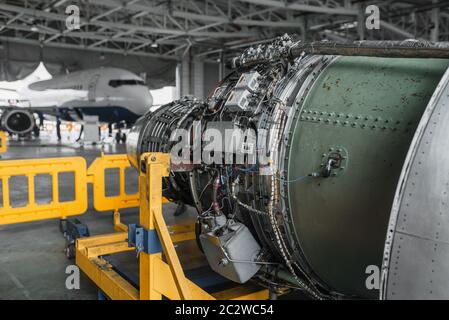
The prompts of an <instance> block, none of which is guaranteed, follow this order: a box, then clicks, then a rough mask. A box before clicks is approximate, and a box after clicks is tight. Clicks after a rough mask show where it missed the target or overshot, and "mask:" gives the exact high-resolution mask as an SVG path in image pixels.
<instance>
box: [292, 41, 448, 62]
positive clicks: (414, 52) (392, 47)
mask: <svg viewBox="0 0 449 320" xmlns="http://www.w3.org/2000/svg"><path fill="white" fill-rule="evenodd" d="M303 53H305V54H322V55H340V56H366V57H385V58H441V59H448V58H449V43H448V42H434V43H432V42H427V41H415V40H406V41H355V42H348V43H336V42H311V43H301V42H299V43H296V44H295V45H293V46H292V47H291V48H290V49H289V56H290V57H291V58H296V57H299V56H301V55H302V54H303Z"/></svg>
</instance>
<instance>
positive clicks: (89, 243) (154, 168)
mask: <svg viewBox="0 0 449 320" xmlns="http://www.w3.org/2000/svg"><path fill="white" fill-rule="evenodd" d="M141 159H143V161H144V164H145V166H144V167H145V172H140V174H139V194H140V218H139V220H140V225H141V226H142V227H143V228H145V229H147V230H156V231H157V234H158V237H159V241H160V243H161V245H162V249H163V254H164V257H165V259H163V258H162V253H153V254H147V253H145V252H140V253H139V258H140V259H139V260H140V262H139V263H140V266H139V270H140V271H139V272H140V286H139V288H140V290H137V289H136V288H135V287H134V286H132V285H131V284H130V283H128V282H127V281H126V280H125V279H124V278H123V277H122V276H120V275H119V274H118V273H117V272H115V271H114V269H113V268H112V266H111V265H110V264H109V263H108V262H107V261H106V260H105V259H103V258H102V256H103V255H107V254H113V253H118V252H125V251H129V250H135V249H134V248H129V247H128V241H127V238H128V234H127V233H126V232H118V233H114V234H109V235H101V236H96V237H89V238H82V239H78V240H77V242H76V264H77V265H78V266H79V267H80V268H81V270H83V272H84V273H85V274H86V275H87V276H88V277H89V278H90V279H91V280H92V281H93V282H94V283H95V284H96V285H97V286H98V287H99V288H100V289H101V290H102V291H103V292H104V293H105V294H106V295H107V296H108V297H109V298H111V299H131V300H139V299H140V300H149V299H152V300H153V299H154V300H158V299H161V298H162V297H166V298H168V299H174V300H177V299H199V300H215V299H267V298H268V290H266V289H261V288H260V287H254V286H251V285H241V286H238V287H236V288H232V289H230V290H227V291H224V292H219V293H216V294H212V295H211V294H209V293H207V292H206V291H204V290H203V289H202V288H200V287H199V286H197V285H196V284H194V283H193V282H192V281H190V280H189V279H187V278H186V276H185V274H184V271H183V269H182V266H181V263H180V261H179V258H178V255H177V253H176V250H175V247H174V242H179V241H186V240H191V239H193V238H194V231H193V227H192V226H173V227H172V228H171V229H169V227H168V226H167V225H166V223H165V220H164V217H163V215H162V203H163V200H162V182H161V181H162V177H165V176H168V174H169V156H168V155H167V154H162V153H148V154H144V155H142V157H141Z"/></svg>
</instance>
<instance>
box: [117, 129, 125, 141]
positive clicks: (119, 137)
mask: <svg viewBox="0 0 449 320" xmlns="http://www.w3.org/2000/svg"><path fill="white" fill-rule="evenodd" d="M115 142H116V143H125V142H126V134H125V133H122V131H121V130H120V129H119V130H118V132H117V133H116V135H115Z"/></svg>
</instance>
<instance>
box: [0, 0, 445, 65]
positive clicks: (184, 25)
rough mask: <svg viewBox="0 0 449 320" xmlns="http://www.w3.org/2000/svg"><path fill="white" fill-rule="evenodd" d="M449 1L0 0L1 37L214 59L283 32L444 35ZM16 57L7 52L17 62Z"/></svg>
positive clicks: (310, 36) (338, 36) (337, 36)
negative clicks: (373, 17) (76, 25)
mask: <svg viewBox="0 0 449 320" xmlns="http://www.w3.org/2000/svg"><path fill="white" fill-rule="evenodd" d="M73 4H75V5H77V6H78V7H79V9H80V29H79V30H72V31H71V30H68V29H67V27H66V19H67V17H68V15H67V14H66V8H67V6H69V5H73ZM369 4H376V5H378V6H379V8H380V17H381V29H380V30H366V29H365V28H364V24H365V17H366V16H365V12H364V11H365V8H366V6H367V5H369ZM448 7H449V1H435V0H414V1H411V0H408V1H359V0H303V1H299V0H297V1H293V0H128V1H121V0H78V1H74V0H48V1H37V0H27V1H19V0H3V1H1V0H0V41H2V42H3V43H19V44H22V45H31V46H37V47H38V48H53V49H56V50H58V49H61V52H62V50H67V49H69V50H72V49H82V50H87V51H96V52H100V53H101V54H105V53H108V54H119V55H127V56H134V57H138V56H140V57H146V58H154V59H156V60H154V61H153V63H155V64H157V63H158V62H157V61H161V60H160V59H164V60H168V61H170V60H171V61H176V60H179V59H181V58H182V57H183V56H185V55H186V54H187V53H190V54H191V55H192V56H194V57H196V58H204V59H206V60H209V61H217V60H218V59H220V58H223V54H224V55H230V54H233V52H235V51H236V50H241V48H242V47H244V46H247V45H248V44H251V43H258V42H260V41H264V40H266V39H270V38H272V37H275V36H277V35H280V34H283V33H291V34H295V35H296V36H297V37H298V38H299V39H303V40H319V39H323V38H327V39H331V40H344V39H361V38H364V39H405V38H422V39H429V40H447V39H448V37H449V9H448ZM0 50H1V49H0ZM56 52H57V51H56ZM20 55H21V52H20V51H17V50H9V53H8V57H9V58H10V59H15V60H20Z"/></svg>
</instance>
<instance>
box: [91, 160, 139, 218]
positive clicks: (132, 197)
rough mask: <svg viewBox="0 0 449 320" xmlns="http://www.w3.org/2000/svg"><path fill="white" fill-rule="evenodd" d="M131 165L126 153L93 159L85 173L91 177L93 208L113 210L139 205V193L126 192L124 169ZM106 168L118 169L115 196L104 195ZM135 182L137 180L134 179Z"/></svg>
mask: <svg viewBox="0 0 449 320" xmlns="http://www.w3.org/2000/svg"><path fill="white" fill-rule="evenodd" d="M129 167H131V165H130V164H129V161H128V158H127V157H126V155H123V154H117V155H107V156H104V155H103V156H102V157H100V158H97V159H95V160H94V162H93V163H92V164H91V165H90V167H89V169H88V170H87V175H88V176H90V177H92V178H91V180H90V182H92V184H93V191H94V201H93V203H94V208H95V210H97V211H111V210H112V211H115V210H118V209H124V208H136V207H138V206H139V193H138V192H136V193H134V194H126V192H125V170H126V169H127V168H129ZM107 169H119V179H120V180H119V181H120V184H119V193H118V195H116V196H106V192H105V191H106V190H105V171H106V170H107ZM136 183H137V180H136Z"/></svg>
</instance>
